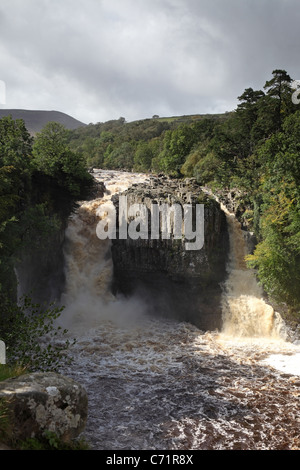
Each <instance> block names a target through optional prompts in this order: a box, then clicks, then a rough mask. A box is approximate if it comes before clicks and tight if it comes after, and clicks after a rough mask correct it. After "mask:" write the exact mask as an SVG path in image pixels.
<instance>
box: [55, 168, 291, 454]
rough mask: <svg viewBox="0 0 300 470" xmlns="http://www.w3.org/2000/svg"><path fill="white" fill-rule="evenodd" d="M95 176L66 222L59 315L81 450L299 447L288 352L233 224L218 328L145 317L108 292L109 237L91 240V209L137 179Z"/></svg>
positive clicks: (138, 307) (138, 306) (134, 304)
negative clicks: (77, 391) (80, 396)
mask: <svg viewBox="0 0 300 470" xmlns="http://www.w3.org/2000/svg"><path fill="white" fill-rule="evenodd" d="M96 177H97V178H99V179H102V180H104V181H105V184H106V187H107V189H108V192H109V194H107V195H106V196H105V198H103V199H99V200H95V201H92V202H88V203H84V204H83V205H82V206H81V208H80V209H79V211H78V214H77V215H75V216H74V217H73V218H72V220H71V221H70V224H69V227H68V230H67V233H66V235H67V243H66V253H65V258H66V275H67V289H66V292H65V295H64V299H63V300H64V303H65V305H66V309H65V311H64V313H63V317H62V322H63V325H64V326H65V327H67V328H68V329H69V332H70V335H71V336H74V335H75V336H76V338H77V343H76V344H75V346H73V349H72V350H71V354H72V356H73V359H74V362H73V365H72V366H71V367H70V368H69V369H67V370H65V371H63V372H64V373H67V374H68V375H70V376H72V377H74V378H75V379H76V380H78V381H80V382H81V383H83V385H85V386H86V388H87V391H88V395H89V420H88V423H87V428H86V432H85V435H86V437H87V439H88V440H89V441H90V443H91V445H92V447H93V448H94V449H99V450H101V449H109V450H117V449H132V450H134V449H136V450H143V449H145V450H146V449H161V450H163V449H272V448H273V449H275V448H276V449H279V448H288V449H290V448H297V449H300V442H299V437H298V435H299V432H298V430H299V421H298V415H299V385H300V377H299V376H300V368H299V362H297V360H298V361H299V355H300V348H299V347H297V346H294V345H292V344H290V343H288V342H286V341H285V338H284V336H282V332H284V328H283V324H282V321H281V319H280V316H278V315H277V314H276V313H275V312H273V310H272V309H271V307H269V306H267V305H266V304H265V303H264V301H263V299H262V296H261V291H260V289H259V288H258V287H257V285H256V281H255V278H254V276H253V274H252V273H251V272H250V271H248V270H247V269H246V267H245V265H244V263H243V260H242V258H243V256H244V247H245V246H244V241H243V240H242V239H239V237H240V229H239V227H237V226H236V224H235V221H234V219H233V218H232V217H231V216H230V215H229V214H227V217H228V222H229V227H230V229H231V230H232V231H231V234H230V240H231V258H230V264H229V272H228V274H229V275H228V280H227V282H226V285H225V286H224V287H225V289H224V308H223V311H224V331H222V332H206V333H203V332H201V331H199V330H198V329H197V328H196V327H195V326H193V325H191V324H188V323H183V322H181V323H179V322H177V321H175V320H174V321H172V320H166V319H163V318H161V319H160V318H157V317H156V318H151V317H149V316H148V315H147V305H145V304H144V303H143V302H142V301H141V299H135V298H132V299H123V298H115V297H113V296H112V295H111V294H110V282H111V279H112V273H113V271H112V268H113V267H112V260H111V256H110V242H109V241H108V240H106V241H101V240H99V239H98V238H97V236H96V224H97V220H98V219H97V214H96V211H97V208H98V207H99V205H101V204H103V203H108V202H109V199H110V197H111V194H113V193H114V192H119V191H121V190H123V189H125V188H126V187H128V186H129V185H130V184H132V183H135V182H138V181H145V180H146V179H147V177H146V176H145V175H135V174H131V173H118V172H109V171H107V172H102V171H101V172H99V173H96ZM237 248H238V249H239V252H238V254H237V253H236V249H237ZM240 249H242V252H241V251H240ZM297 354H298V355H297ZM282 372H283V373H282Z"/></svg>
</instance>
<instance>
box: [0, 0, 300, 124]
mask: <svg viewBox="0 0 300 470" xmlns="http://www.w3.org/2000/svg"><path fill="white" fill-rule="evenodd" d="M299 17H300V11H299V8H298V2H297V0H251V1H250V0H226V1H224V0H143V1H138V0H101V1H100V0H85V1H79V0H63V1H61V0H51V1H48V0H26V2H24V1H21V0H2V1H1V5H0V24H1V31H0V39H1V43H0V44H1V45H0V59H1V63H2V68H1V74H2V75H1V76H0V79H2V80H4V81H5V82H6V84H7V90H8V91H7V94H8V97H9V99H8V100H7V107H15V108H17V107H18V108H22V107H23V108H28V109H30V108H31V109H34V108H39V109H57V110H60V111H64V112H67V113H69V114H71V115H73V116H74V117H76V118H77V119H80V120H82V121H85V122H97V121H104V120H108V119H114V118H118V117H120V116H125V117H126V119H128V120H133V119H140V118H144V117H149V116H152V115H153V114H159V115H166V114H170V115H180V114H194V113H206V112H224V111H226V110H227V111H229V110H231V109H234V107H235V106H236V104H237V96H239V95H240V94H241V93H242V92H243V90H244V89H245V88H247V87H249V86H252V87H253V88H262V87H263V85H264V83H265V81H266V80H267V79H269V78H270V77H271V73H272V70H273V69H275V68H285V69H286V70H287V71H288V72H289V73H290V75H291V76H293V78H295V79H296V78H300V72H299V67H298V64H297V61H296V58H297V40H298V38H297V36H298V25H299V20H300V18H299Z"/></svg>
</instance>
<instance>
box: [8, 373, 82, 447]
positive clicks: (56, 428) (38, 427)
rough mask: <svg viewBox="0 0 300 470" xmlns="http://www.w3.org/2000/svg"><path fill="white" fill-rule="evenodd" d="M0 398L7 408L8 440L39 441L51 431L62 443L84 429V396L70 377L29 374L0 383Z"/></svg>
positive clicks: (80, 388)
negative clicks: (36, 439) (38, 439)
mask: <svg viewBox="0 0 300 470" xmlns="http://www.w3.org/2000/svg"><path fill="white" fill-rule="evenodd" d="M0 399H4V400H5V403H6V404H7V407H8V415H9V421H10V438H11V439H12V440H14V441H18V440H25V439H28V438H33V437H36V438H40V437H42V436H43V433H44V432H45V431H51V432H53V433H55V434H56V435H57V436H59V437H60V438H61V439H62V440H63V441H68V440H70V439H72V438H75V437H77V436H78V435H79V434H80V433H81V432H82V431H83V430H84V428H85V425H86V419H87V405H88V401H87V394H86V391H85V389H84V388H83V387H82V386H81V385H80V384H78V383H77V382H75V381H73V380H72V379H70V378H67V377H64V376H62V375H59V374H56V373H39V372H37V373H32V374H26V375H23V376H20V377H17V378H12V379H7V380H4V381H3V382H1V383H0Z"/></svg>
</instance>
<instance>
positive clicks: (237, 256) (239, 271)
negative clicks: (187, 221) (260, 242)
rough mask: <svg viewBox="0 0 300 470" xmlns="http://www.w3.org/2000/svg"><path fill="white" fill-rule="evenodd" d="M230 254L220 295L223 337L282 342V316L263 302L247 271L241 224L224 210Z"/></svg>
mask: <svg viewBox="0 0 300 470" xmlns="http://www.w3.org/2000/svg"><path fill="white" fill-rule="evenodd" d="M221 208H222V210H223V211H224V212H225V215H226V219H227V225H228V230H229V242H230V253H229V263H228V278H227V280H226V282H225V284H224V295H223V306H222V307H223V308H222V311H223V333H224V334H225V335H227V336H233V337H250V338H255V337H259V338H274V339H285V338H286V331H285V325H284V322H283V320H282V318H281V316H280V315H279V314H278V313H277V312H275V311H274V309H273V307H271V306H270V305H268V304H267V303H266V302H265V301H264V299H263V292H262V289H261V287H260V286H259V284H258V283H257V280H256V277H255V273H254V272H253V271H252V270H251V269H247V267H246V262H245V257H246V255H247V246H246V241H245V238H244V235H243V231H242V229H241V226H240V223H239V222H238V220H237V219H236V218H235V216H234V215H233V214H231V213H230V212H229V211H228V210H227V209H226V207H225V206H224V205H223V204H221Z"/></svg>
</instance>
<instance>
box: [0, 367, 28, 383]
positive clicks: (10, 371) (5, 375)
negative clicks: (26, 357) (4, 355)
mask: <svg viewBox="0 0 300 470" xmlns="http://www.w3.org/2000/svg"><path fill="white" fill-rule="evenodd" d="M25 372H26V370H25V369H24V367H21V366H19V365H15V366H9V365H7V364H0V382H2V381H3V380H6V379H11V378H13V377H19V376H20V375H23V374H25Z"/></svg>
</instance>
